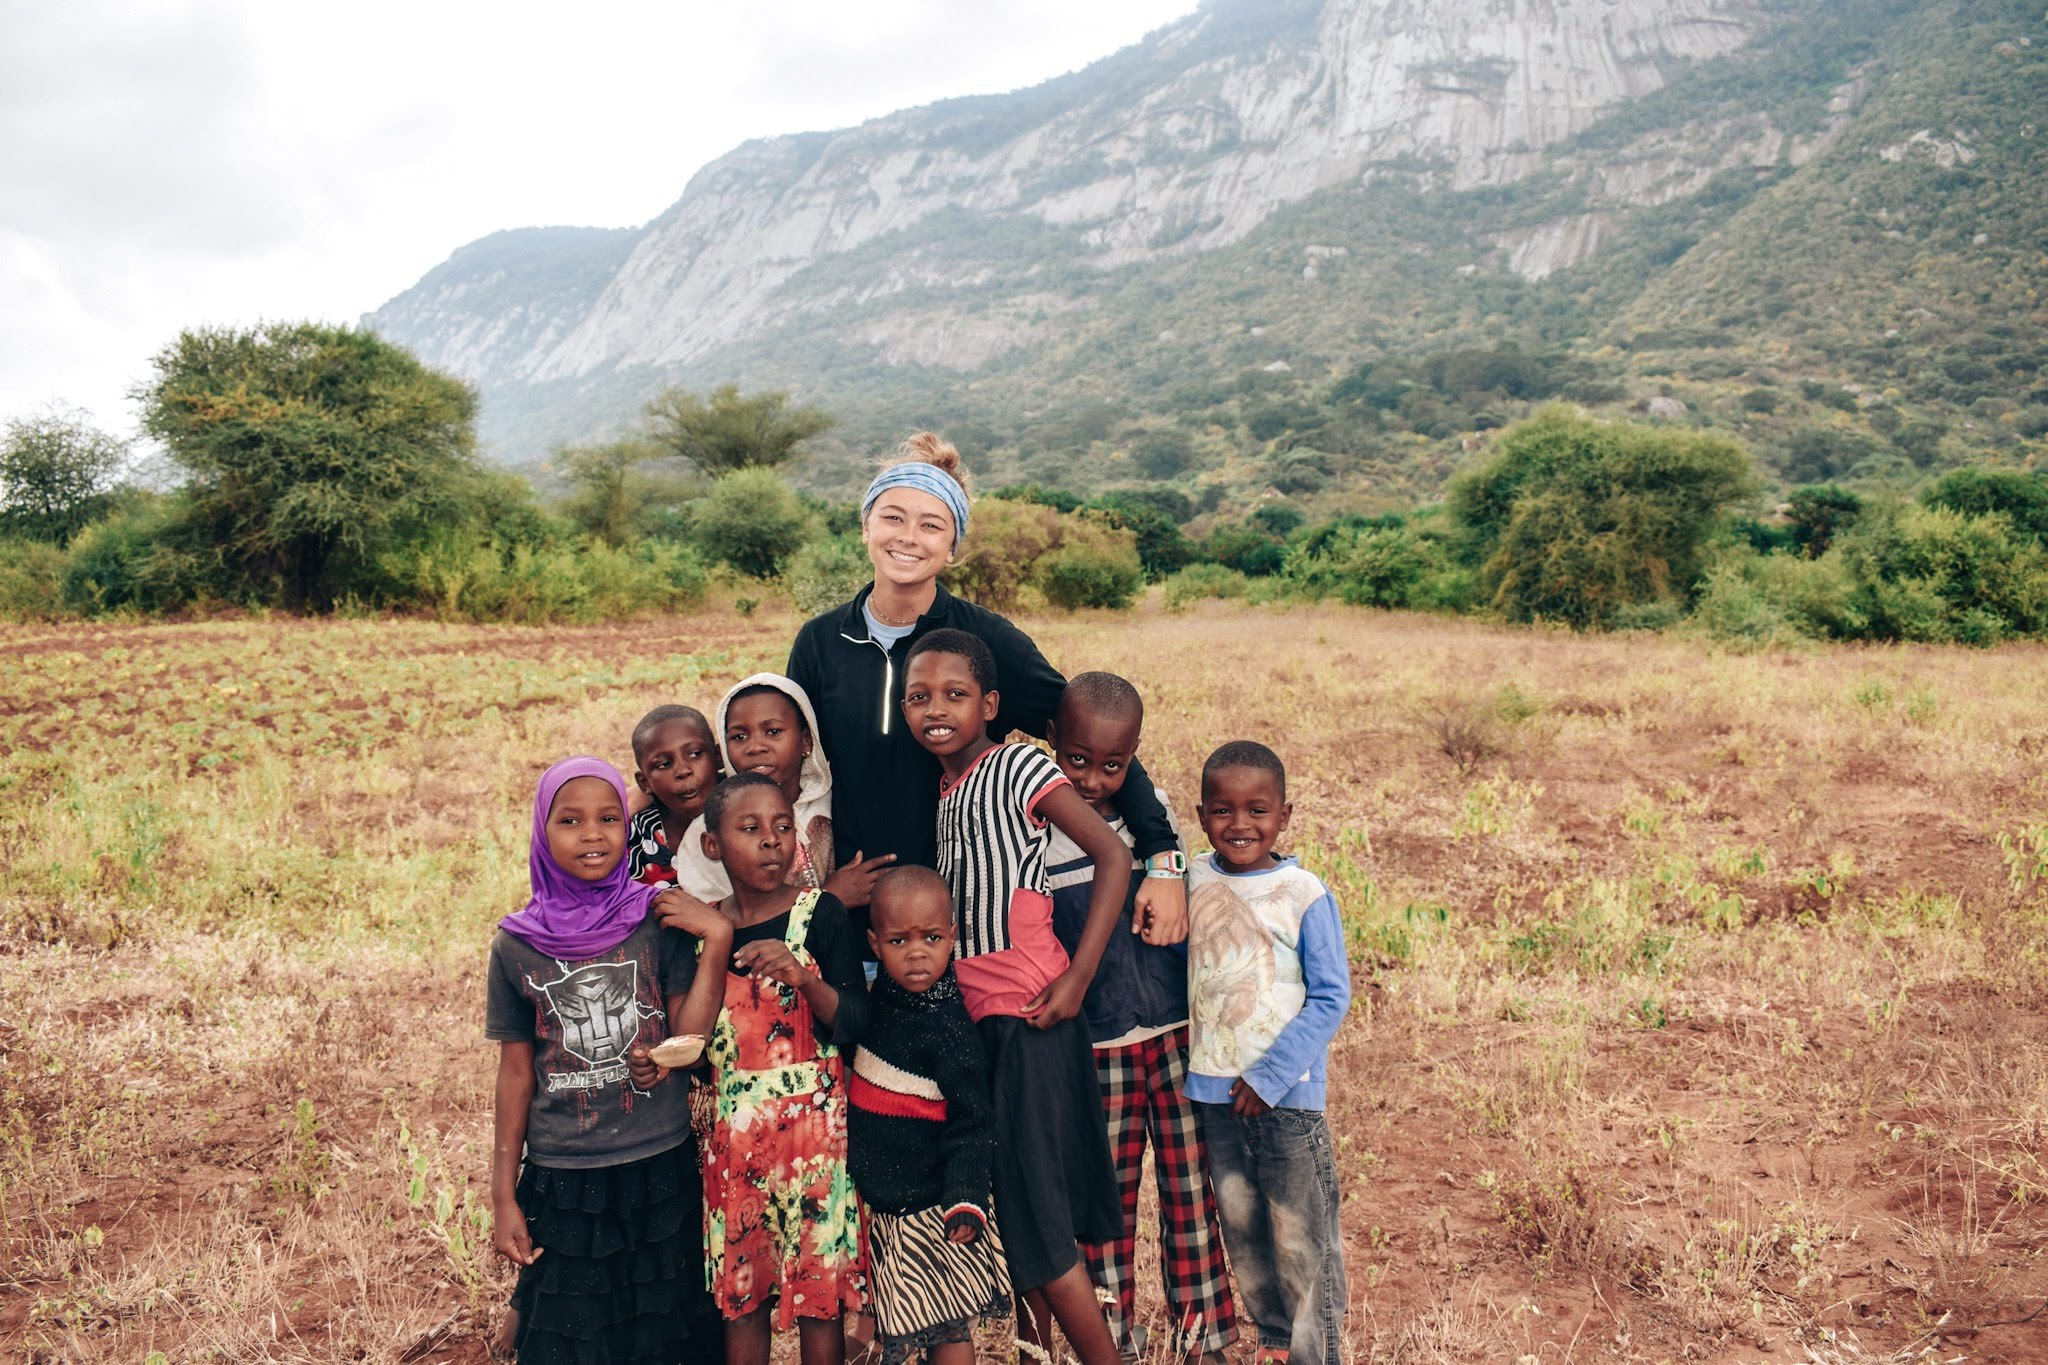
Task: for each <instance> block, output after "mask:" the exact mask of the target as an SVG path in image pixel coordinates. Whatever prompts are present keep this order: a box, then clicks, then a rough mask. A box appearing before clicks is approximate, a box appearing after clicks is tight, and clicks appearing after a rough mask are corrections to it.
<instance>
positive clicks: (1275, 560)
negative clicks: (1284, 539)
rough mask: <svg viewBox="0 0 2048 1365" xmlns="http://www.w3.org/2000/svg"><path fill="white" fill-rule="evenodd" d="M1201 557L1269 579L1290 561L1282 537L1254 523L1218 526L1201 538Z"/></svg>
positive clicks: (1247, 574)
mask: <svg viewBox="0 0 2048 1365" xmlns="http://www.w3.org/2000/svg"><path fill="white" fill-rule="evenodd" d="M1202 556H1203V558H1205V559H1208V560H1210V561H1211V562H1213V563H1217V564H1221V565H1223V566H1224V567H1225V568H1230V569H1235V570H1237V571H1238V572H1239V573H1241V574H1243V575H1244V576H1245V577H1247V578H1270V577H1272V576H1273V575H1274V574H1276V573H1279V572H1280V569H1281V567H1282V565H1284V564H1285V563H1286V561H1287V547H1286V545H1284V544H1282V543H1281V541H1280V539H1279V537H1277V536H1274V535H1272V534H1270V533H1269V532H1266V531H1262V530H1259V529H1257V528H1255V527H1251V526H1218V527H1217V528H1216V529H1215V530H1213V531H1211V532H1209V534H1208V535H1206V536H1204V537H1203V538H1202Z"/></svg>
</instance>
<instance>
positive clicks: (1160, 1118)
mask: <svg viewBox="0 0 2048 1365" xmlns="http://www.w3.org/2000/svg"><path fill="white" fill-rule="evenodd" d="M1144 720H1145V703H1144V701H1143V699H1142V698H1140V697H1139V695H1138V691H1137V689H1136V688H1134V687H1132V686H1131V685H1130V683H1128V682H1126V681H1125V680H1124V679H1122V678H1120V677H1118V676H1116V675H1115V674H1114V673H1083V674H1081V675H1080V676H1079V677H1076V678H1075V679H1074V680H1073V681H1071V682H1069V683H1068V684H1067V690H1066V694H1065V695H1064V696H1063V697H1061V699H1060V704H1059V709H1058V711H1057V712H1055V713H1054V717H1053V724H1052V746H1053V759H1054V761H1055V762H1057V763H1058V764H1059V769H1060V773H1061V774H1062V775H1063V776H1064V777H1066V779H1067V780H1068V781H1069V782H1071V783H1073V785H1074V790H1075V791H1077V792H1079V793H1080V794H1081V796H1082V798H1083V799H1084V800H1086V801H1087V802H1088V804H1089V805H1091V806H1093V807H1095V809H1096V811H1097V812H1098V813H1099V814H1100V815H1101V816H1102V818H1103V819H1105V820H1107V821H1109V822H1110V828H1111V829H1113V830H1115V831H1116V833H1117V837H1119V838H1120V839H1122V840H1123V841H1124V843H1125V844H1127V845H1128V844H1130V843H1131V842H1132V836H1131V832H1130V830H1129V829H1128V828H1126V826H1125V824H1124V822H1123V820H1122V819H1120V818H1119V817H1118V815H1117V811H1116V806H1115V801H1116V796H1117V793H1118V792H1119V791H1121V790H1122V788H1123V784H1124V777H1125V775H1126V774H1128V773H1129V772H1130V770H1131V763H1132V760H1133V759H1134V758H1135V757H1136V755H1137V750H1138V739H1139V734H1140V731H1141V730H1142V728H1143V725H1144ZM1178 833H1179V831H1178V830H1177V829H1176V830H1175V834H1176V836H1177V835H1178ZM1046 859H1047V863H1048V868H1047V872H1048V880H1049V882H1050V884H1051V887H1052V903H1053V911H1052V915H1053V932H1054V934H1056V935H1057V936H1058V937H1059V939H1060V942H1061V943H1062V944H1064V945H1066V946H1067V947H1068V949H1069V950H1070V951H1071V950H1072V948H1073V947H1074V945H1075V944H1076V943H1077V942H1078V940H1079V938H1080V935H1081V929H1082V926H1083V924H1084V923H1085V922H1086V920H1087V917H1088V895H1089V891H1090V888H1091V887H1092V885H1093V883H1094V879H1095V867H1094V864H1093V863H1091V862H1090V861H1089V859H1088V856H1087V855H1086V854H1085V853H1083V852H1082V851H1081V850H1080V849H1079V848H1078V847H1076V846H1075V845H1074V844H1073V842H1072V841H1071V840H1068V839H1067V838H1066V837H1065V836H1063V835H1061V834H1060V833H1058V832H1057V831H1055V832H1054V833H1053V836H1052V843H1051V846H1050V848H1049V850H1048V852H1047V854H1046ZM1133 863H1134V866H1133V869H1132V873H1131V889H1130V891H1129V892H1128V893H1127V894H1126V896H1125V900H1124V908H1123V913H1122V915H1121V916H1120V917H1119V919H1118V922H1117V928H1116V931H1115V932H1114V933H1112V934H1111V935H1110V937H1109V946H1108V947H1107V948H1105V949H1104V950H1103V953H1102V963H1101V965H1100V966H1099V967H1097V968H1096V970H1095V980H1094V982H1093V984H1091V985H1090V986H1089V988H1088V995H1087V998H1086V1000H1085V1001H1084V1002H1083V1005H1082V1013H1083V1015H1084V1017H1085V1018H1086V1019H1087V1022H1088V1031H1089V1035H1090V1039H1091V1041H1092V1042H1093V1044H1094V1048H1095V1074H1096V1076H1097V1078H1098V1079H1099V1080H1100V1081H1101V1083H1102V1104H1103V1108H1104V1110H1105V1111H1106V1113H1107V1117H1108V1124H1109V1147H1110V1153H1111V1156H1112V1158H1113V1160H1114V1162H1115V1166H1116V1178H1117V1186H1118V1189H1119V1190H1120V1192H1121V1194H1122V1197H1123V1211H1124V1235H1123V1236H1122V1237H1120V1238H1117V1239H1116V1240H1114V1241H1108V1242H1089V1243H1083V1245H1082V1248H1081V1249H1082V1252H1083V1253H1084V1254H1085V1256H1086V1257H1087V1261H1088V1273H1089V1277H1090V1278H1091V1279H1093V1280H1094V1281H1095V1284H1096V1286H1097V1288H1098V1289H1099V1290H1100V1291H1101V1295H1102V1297H1103V1299H1104V1300H1105V1301H1106V1307H1107V1310H1108V1317H1109V1324H1110V1330H1111V1332H1112V1333H1114V1335H1115V1337H1116V1343H1117V1347H1118V1349H1119V1350H1121V1351H1122V1352H1123V1354H1124V1356H1125V1358H1126V1359H1131V1358H1135V1357H1136V1356H1138V1355H1139V1354H1141V1353H1142V1351H1143V1349H1144V1343H1143V1342H1142V1340H1140V1339H1139V1337H1138V1333H1137V1324H1136V1312H1135V1308H1136V1304H1135V1300H1136V1297H1137V1242H1136V1236H1135V1233H1136V1229H1137V1218H1138V1190H1139V1186H1140V1185H1141V1184H1142V1182H1143V1179H1144V1168H1145V1143H1146V1139H1147V1138H1148V1136H1149V1138H1150V1140H1151V1143H1152V1157H1153V1175H1154V1180H1155V1183H1156V1184H1157V1186H1158V1190H1159V1216H1160V1224H1161V1226H1160V1245H1159V1273H1160V1278H1161V1280H1163V1281H1164V1283H1165V1288H1166V1305H1167V1316H1168V1318H1169V1319H1170V1321H1171V1322H1172V1324H1173V1334H1174V1336H1173V1343H1172V1346H1171V1348H1170V1349H1171V1350H1172V1353H1173V1358H1175V1359H1183V1360H1206V1359H1209V1358H1212V1357H1213V1358H1215V1359H1218V1360H1220V1359H1221V1358H1222V1353H1223V1351H1224V1350H1225V1349H1226V1348H1227V1347H1228V1346H1229V1345H1230V1343H1231V1342H1233V1341H1235V1340H1236V1339H1237V1316H1236V1313H1235V1310H1234V1309H1233V1308H1232V1306H1231V1299H1230V1277H1229V1273H1228V1271H1227V1270H1226V1268H1225V1266H1224V1263H1223V1234H1222V1231H1221V1229H1220V1227H1219V1226H1218V1223H1217V1217H1216V1199H1215V1196H1214V1194H1213V1192H1212V1191H1211V1189H1210V1186H1209V1177H1208V1173H1207V1169H1206V1163H1205V1161H1204V1159H1203V1153H1202V1137H1201V1123H1200V1120H1199V1119H1198V1117H1197V1116H1196V1113H1195V1107H1194V1105H1192V1104H1191V1103H1189V1102H1188V1100H1187V1098H1186V1097H1185V1096H1183V1095H1182V1094H1181V1087H1182V1086H1183V1085H1185V1084H1186V1082H1187V1058H1188V963H1187V955H1186V948H1185V945H1183V944H1180V943H1171V944H1169V943H1165V942H1161V941H1160V939H1161V938H1162V935H1161V934H1160V933H1159V932H1158V931H1157V929H1156V927H1155V926H1153V925H1151V924H1148V923H1141V922H1138V921H1137V920H1136V919H1135V911H1136V904H1137V888H1138V880H1139V878H1140V877H1142V876H1144V875H1145V871H1144V868H1143V866H1142V864H1137V861H1136V859H1135V857H1134V858H1133Z"/></svg>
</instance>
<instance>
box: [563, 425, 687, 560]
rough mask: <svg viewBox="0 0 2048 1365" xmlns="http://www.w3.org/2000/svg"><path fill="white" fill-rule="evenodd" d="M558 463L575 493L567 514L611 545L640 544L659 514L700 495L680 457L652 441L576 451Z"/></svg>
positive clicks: (565, 453) (567, 504)
mask: <svg viewBox="0 0 2048 1365" xmlns="http://www.w3.org/2000/svg"><path fill="white" fill-rule="evenodd" d="M556 459H557V461H559V463H560V465H561V468H562V473H563V474H564V475H565V476H566V477H567V478H568V480H569V484H570V487H571V488H572V490H573V491H572V492H571V493H570V494H569V497H568V499H567V501H566V502H565V503H564V504H563V509H562V510H563V511H565V512H567V513H568V515H569V519H570V520H572V521H574V522H575V523H576V524H577V525H578V526H579V527H581V528H582V529H583V530H584V531H585V532H587V533H589V534H590V535H593V536H596V537H597V538H598V539H599V540H602V541H604V542H605V543H606V544H608V545H624V544H626V543H627V542H628V541H633V540H638V539H639V538H640V537H641V536H643V535H645V534H646V533H647V529H648V526H649V524H650V523H651V522H652V521H653V520H654V518H655V517H656V516H657V515H658V514H659V513H661V512H662V511H663V510H665V509H670V508H674V507H676V506H678V505H680V504H682V503H683V502H685V501H687V500H688V499H689V497H690V496H691V494H692V493H695V492H698V491H700V489H699V487H698V485H697V484H695V483H693V481H692V480H691V479H690V478H689V477H688V476H686V475H684V474H682V473H681V472H679V471H678V470H676V469H675V467H674V464H675V457H674V456H673V455H671V454H670V453H669V452H668V451H666V450H664V449H662V448H661V447H660V446H657V445H655V444H654V443H653V442H651V441H644V440H637V439H632V438H629V439H627V440H623V441H613V442H611V443H609V444H607V445H601V446H571V447H569V448H567V449H565V450H563V451H561V452H560V453H559V454H558V455H557V456H556Z"/></svg>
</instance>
